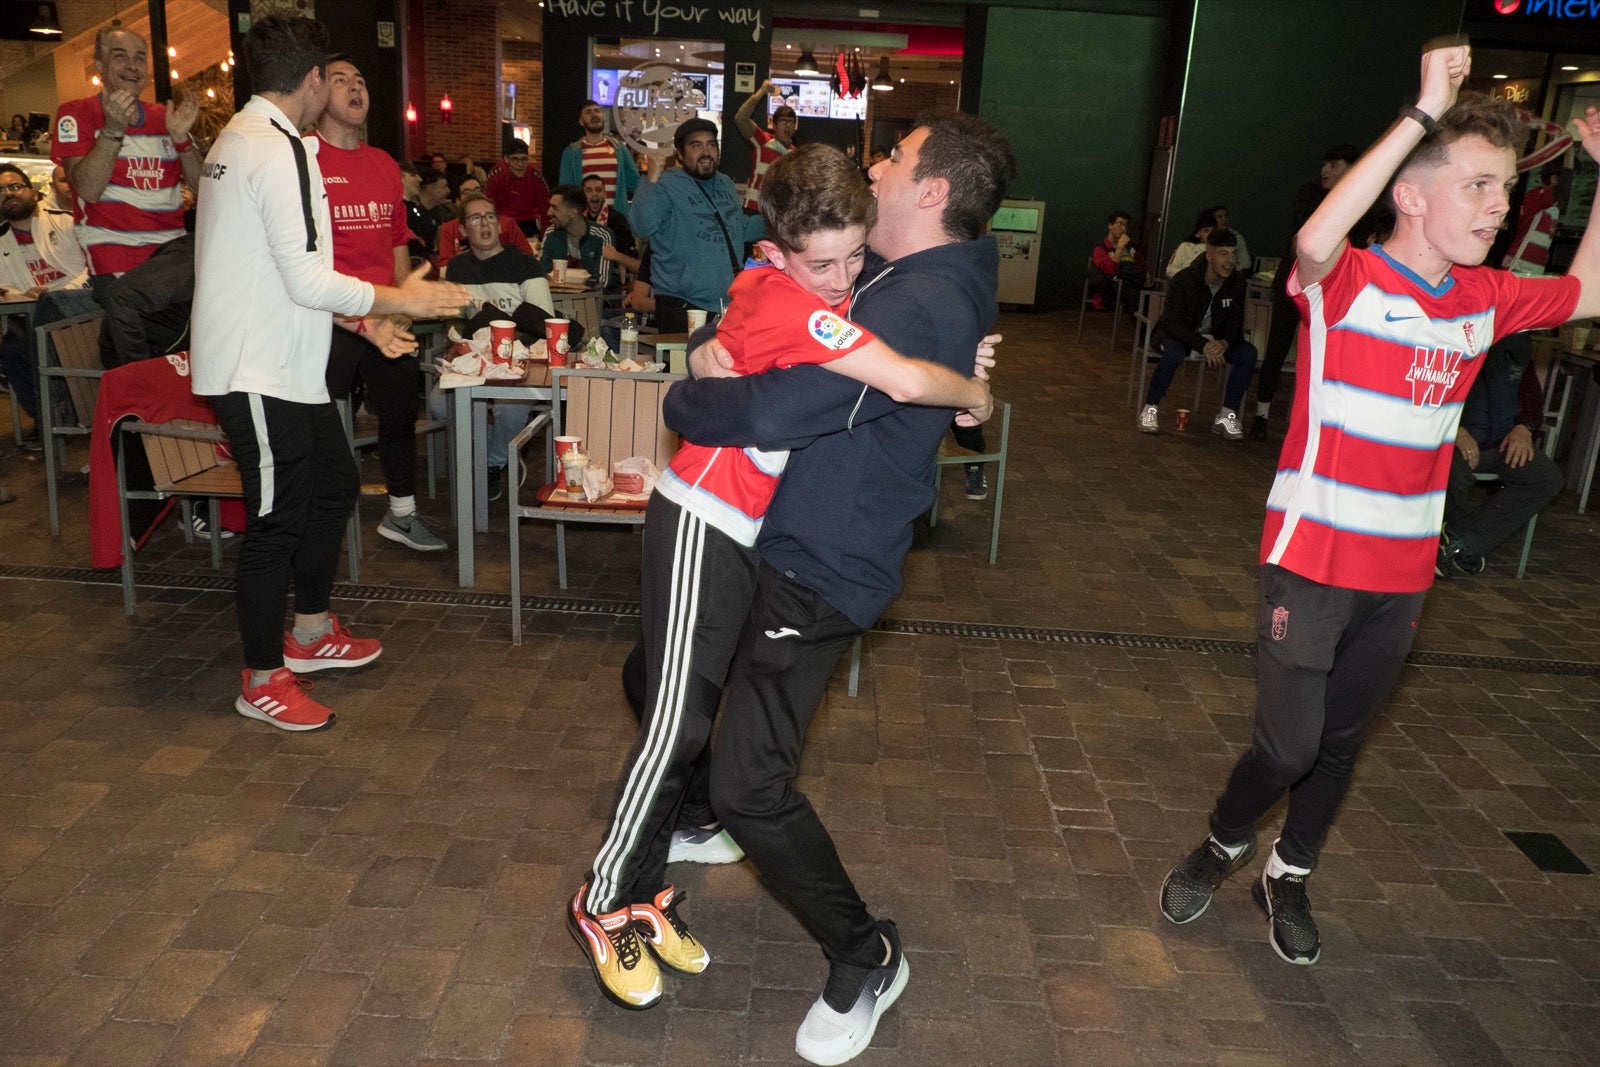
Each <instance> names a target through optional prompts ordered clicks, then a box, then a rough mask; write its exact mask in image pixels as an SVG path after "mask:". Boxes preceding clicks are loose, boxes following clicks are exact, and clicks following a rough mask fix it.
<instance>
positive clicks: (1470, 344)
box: [1461, 319, 1478, 355]
mask: <svg viewBox="0 0 1600 1067" xmlns="http://www.w3.org/2000/svg"><path fill="white" fill-rule="evenodd" d="M1461 333H1462V334H1463V335H1464V336H1465V337H1466V339H1467V351H1468V352H1471V353H1473V354H1474V355H1476V354H1477V352H1478V346H1477V344H1476V343H1474V341H1473V337H1472V320H1470V319H1468V320H1467V321H1466V322H1463V323H1462V324H1461Z"/></svg>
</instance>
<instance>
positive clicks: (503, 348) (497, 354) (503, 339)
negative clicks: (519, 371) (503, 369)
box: [489, 319, 517, 363]
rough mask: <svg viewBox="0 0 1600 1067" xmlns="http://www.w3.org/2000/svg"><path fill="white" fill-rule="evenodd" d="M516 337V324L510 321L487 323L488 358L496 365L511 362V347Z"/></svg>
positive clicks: (497, 320) (496, 320) (502, 320)
mask: <svg viewBox="0 0 1600 1067" xmlns="http://www.w3.org/2000/svg"><path fill="white" fill-rule="evenodd" d="M516 337H517V324H516V323H514V322H512V321H511V320H510V319H495V320H494V321H493V322H491V323H489V358H491V359H493V360H494V361H495V362H496V363H510V362H511V345H512V342H513V341H515V340H516Z"/></svg>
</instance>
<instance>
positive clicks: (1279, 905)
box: [1250, 870, 1322, 967]
mask: <svg viewBox="0 0 1600 1067" xmlns="http://www.w3.org/2000/svg"><path fill="white" fill-rule="evenodd" d="M1250 895H1251V896H1253V897H1255V898H1256V903H1257V904H1258V905H1259V906H1260V907H1261V910H1262V911H1264V912H1266V913H1267V929H1268V932H1269V933H1268V937H1267V940H1268V941H1270V942H1271V943H1272V951H1274V952H1276V953H1277V954H1278V955H1279V956H1282V957H1283V958H1284V959H1285V960H1287V961H1288V962H1290V963H1298V964H1300V965H1301V966H1302V967H1309V966H1311V965H1312V964H1313V963H1316V962H1317V957H1318V956H1320V955H1322V937H1321V936H1320V935H1319V934H1318V933H1317V924H1316V923H1315V922H1314V921H1312V918H1311V901H1310V900H1309V899H1307V898H1306V876H1305V875H1303V874H1286V875H1284V876H1283V877H1281V878H1268V877H1267V872H1266V871H1265V870H1262V872H1261V879H1260V880H1259V881H1258V882H1256V884H1255V885H1253V886H1252V887H1251V888H1250Z"/></svg>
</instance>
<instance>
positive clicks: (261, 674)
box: [250, 670, 277, 689]
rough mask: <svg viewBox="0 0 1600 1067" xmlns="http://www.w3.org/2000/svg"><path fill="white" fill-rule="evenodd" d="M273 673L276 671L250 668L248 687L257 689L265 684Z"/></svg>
mask: <svg viewBox="0 0 1600 1067" xmlns="http://www.w3.org/2000/svg"><path fill="white" fill-rule="evenodd" d="M275 673H277V672H275V671H258V670H252V671H251V672H250V688H251V689H259V688H260V687H261V686H264V685H266V684H267V683H268V682H270V681H271V680H272V676H273V674H275Z"/></svg>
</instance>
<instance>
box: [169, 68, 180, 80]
mask: <svg viewBox="0 0 1600 1067" xmlns="http://www.w3.org/2000/svg"><path fill="white" fill-rule="evenodd" d="M168 73H169V74H171V75H172V80H173V81H177V80H178V72H177V71H175V70H173V71H168Z"/></svg>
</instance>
